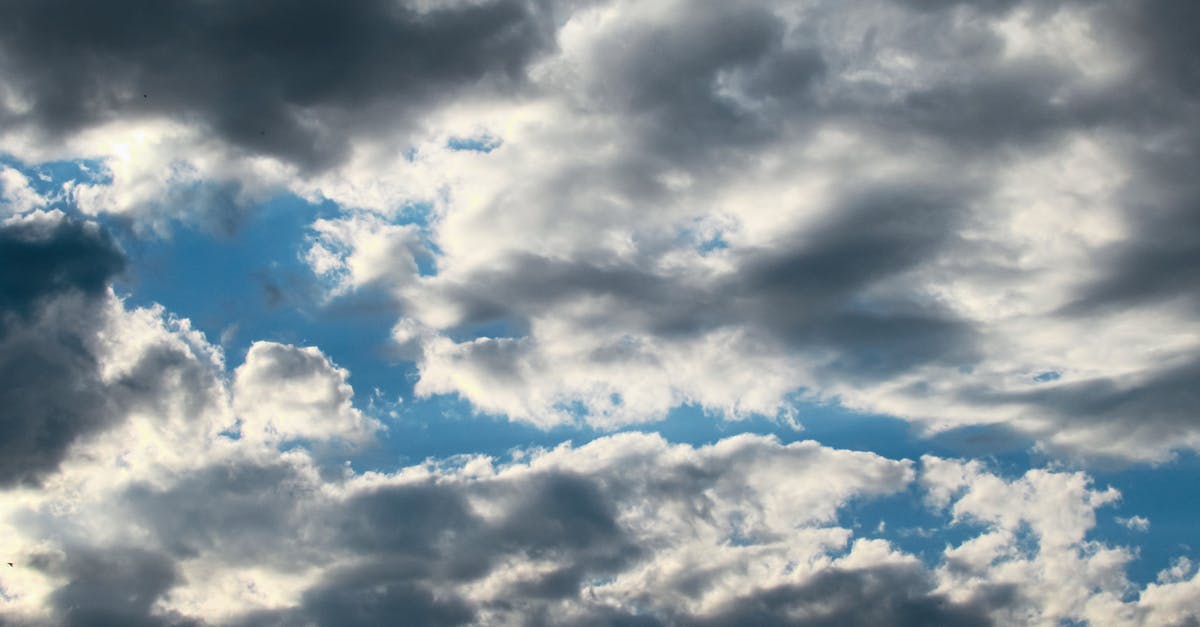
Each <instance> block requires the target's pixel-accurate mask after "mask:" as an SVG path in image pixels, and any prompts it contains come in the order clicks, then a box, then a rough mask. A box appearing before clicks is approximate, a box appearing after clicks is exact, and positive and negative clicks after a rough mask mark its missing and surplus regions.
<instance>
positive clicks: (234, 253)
mask: <svg viewBox="0 0 1200 627" xmlns="http://www.w3.org/2000/svg"><path fill="white" fill-rule="evenodd" d="M337 211H338V210H337V208H336V207H335V206H333V205H331V204H328V203H326V204H321V205H313V204H309V203H306V202H304V201H303V200H301V199H298V198H295V197H291V196H282V197H279V198H277V199H275V200H273V201H271V202H268V203H265V204H263V205H261V206H259V207H256V208H255V209H254V210H253V211H251V212H250V216H251V217H250V218H249V219H247V220H246V221H245V223H244V224H242V225H241V226H240V227H239V228H238V229H237V230H236V231H234V232H232V233H229V234H221V233H215V232H212V231H209V230H205V229H201V228H189V227H187V226H186V225H180V228H177V229H176V230H175V231H174V232H173V233H172V234H171V235H170V236H169V237H165V238H156V237H137V236H133V235H130V234H128V233H123V232H121V231H119V230H118V231H117V232H118V233H119V234H120V235H119V238H120V239H121V243H122V246H123V247H124V248H125V251H126V253H127V254H128V255H129V261H130V263H129V269H128V270H127V271H126V273H125V275H124V276H123V277H122V278H121V279H120V280H119V281H118V283H117V286H116V287H117V289H118V291H119V292H120V293H122V295H124V296H125V297H126V298H127V300H128V302H130V303H131V304H133V305H139V306H146V305H150V304H152V303H159V304H162V305H163V306H164V307H166V308H167V310H168V311H171V312H173V313H176V314H178V315H180V316H185V317H187V318H189V319H191V321H192V323H193V324H194V325H195V327H196V328H198V329H199V330H201V331H203V332H204V333H205V335H206V336H207V337H208V338H209V339H210V341H214V342H215V341H221V342H222V344H223V345H224V347H225V350H226V354H227V361H228V362H229V363H230V366H231V367H235V366H236V365H237V364H239V363H241V359H242V357H243V356H244V355H245V353H246V351H247V350H248V349H249V346H250V344H251V343H252V342H254V341H257V340H269V341H275V342H281V343H287V344H296V345H312V346H317V347H319V348H320V349H321V350H322V351H323V352H325V354H326V355H328V356H329V357H330V358H331V359H332V360H333V361H334V362H335V363H337V364H338V365H339V366H341V367H344V368H347V369H349V370H350V372H351V373H352V377H353V381H352V384H353V385H354V387H355V393H356V399H355V400H356V403H358V404H359V406H365V405H366V404H367V403H368V402H369V401H370V398H369V397H370V394H371V393H372V392H373V390H375V389H376V388H378V389H380V390H383V391H385V392H386V394H387V396H389V397H391V398H396V397H398V396H404V397H407V396H409V395H410V394H411V389H412V384H411V382H410V379H411V378H412V377H411V376H406V375H409V374H411V372H410V371H411V364H407V368H406V367H405V366H406V364H397V363H394V360H393V359H392V358H391V356H390V355H388V354H387V347H388V339H389V337H390V331H391V326H392V325H393V324H394V323H395V314H394V311H393V309H392V307H391V306H390V303H389V302H387V300H386V297H385V296H383V295H375V294H371V293H364V294H362V295H360V296H358V297H356V298H354V299H353V300H348V301H334V302H332V303H324V302H323V292H322V290H321V286H320V285H319V283H318V280H317V278H316V277H315V276H313V274H312V271H311V269H310V268H309V267H308V265H307V264H306V263H305V261H304V260H303V253H304V247H305V246H306V241H307V240H306V236H307V235H308V233H309V230H308V228H309V225H310V224H311V223H312V221H313V220H315V219H317V218H320V217H332V216H334V215H337Z"/></svg>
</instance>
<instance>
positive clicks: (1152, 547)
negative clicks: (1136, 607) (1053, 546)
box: [1089, 453, 1200, 584]
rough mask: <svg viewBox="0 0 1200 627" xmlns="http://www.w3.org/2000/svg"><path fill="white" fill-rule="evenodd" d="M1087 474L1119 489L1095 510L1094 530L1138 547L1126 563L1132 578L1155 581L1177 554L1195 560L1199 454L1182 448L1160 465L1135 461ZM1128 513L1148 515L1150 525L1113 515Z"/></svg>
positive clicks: (1199, 544)
mask: <svg viewBox="0 0 1200 627" xmlns="http://www.w3.org/2000/svg"><path fill="white" fill-rule="evenodd" d="M1089 474H1091V475H1092V476H1093V477H1094V478H1095V480H1096V485H1098V486H1101V487H1103V486H1108V485H1111V486H1113V487H1115V488H1117V489H1118V490H1120V491H1121V501H1120V502H1119V503H1117V504H1116V505H1115V506H1113V507H1107V508H1104V509H1101V510H1100V511H1099V512H1097V518H1096V532H1095V533H1094V534H1093V535H1094V536H1096V537H1098V538H1101V539H1105V540H1106V541H1108V542H1110V543H1112V544H1114V545H1125V546H1137V547H1139V550H1138V555H1137V557H1136V559H1135V560H1134V561H1133V563H1132V564H1130V566H1129V569H1128V573H1129V578H1130V579H1131V580H1132V581H1134V582H1137V583H1143V584H1144V583H1148V582H1151V581H1154V579H1155V576H1156V575H1157V573H1158V572H1159V571H1161V570H1163V569H1165V568H1167V567H1168V566H1170V565H1171V563H1172V562H1173V561H1174V560H1175V559H1176V558H1178V557H1187V558H1189V559H1191V560H1192V561H1197V560H1200V531H1198V527H1197V524H1196V521H1198V520H1200V496H1198V490H1200V487H1198V486H1200V455H1197V454H1195V453H1185V454H1181V455H1179V457H1178V458H1177V459H1175V460H1174V461H1172V462H1170V463H1168V464H1166V465H1163V466H1160V467H1152V466H1145V465H1138V466H1131V467H1127V468H1119V469H1111V470H1101V471H1097V470H1090V471H1089ZM1131 516H1141V517H1143V518H1146V519H1148V520H1149V521H1150V528H1149V529H1148V530H1146V531H1138V530H1136V529H1130V528H1129V527H1127V526H1125V525H1124V524H1122V523H1120V522H1118V521H1117V520H1116V519H1117V518H1119V517H1120V518H1129V517H1131Z"/></svg>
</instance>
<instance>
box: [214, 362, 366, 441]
mask: <svg viewBox="0 0 1200 627" xmlns="http://www.w3.org/2000/svg"><path fill="white" fill-rule="evenodd" d="M349 374H350V373H349V372H347V371H346V370H345V369H344V368H338V367H337V366H335V365H333V364H332V363H331V362H330V361H329V359H328V358H327V357H325V355H324V354H323V353H321V351H320V350H319V349H317V348H316V347H312V346H308V347H297V346H292V345H290V344H277V343H275V342H255V343H254V344H253V345H251V347H250V350H249V352H247V353H246V361H245V362H244V363H243V364H242V365H240V366H238V368H237V370H235V371H234V381H233V410H234V412H235V413H236V414H237V416H238V419H239V420H240V421H241V422H240V429H239V431H240V434H241V437H243V438H247V439H249V440H252V441H266V442H268V443H272V444H274V443H278V442H281V441H295V440H318V441H320V440H331V439H340V440H344V441H346V442H350V443H354V442H362V441H364V440H366V439H368V438H370V436H371V435H372V434H373V433H374V432H375V431H376V430H378V429H380V428H381V427H382V425H380V424H379V423H378V422H377V421H375V420H374V419H372V418H368V417H366V416H364V415H363V414H362V412H360V411H359V410H358V409H356V408H355V407H354V405H353V396H354V390H353V389H352V388H351V387H350V384H349V383H348V382H347V378H348V377H349Z"/></svg>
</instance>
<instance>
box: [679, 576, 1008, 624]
mask: <svg viewBox="0 0 1200 627" xmlns="http://www.w3.org/2000/svg"><path fill="white" fill-rule="evenodd" d="M932 590H933V582H932V581H930V580H929V578H928V577H927V576H925V575H924V574H923V573H921V572H920V571H919V570H917V569H910V568H899V567H886V566H885V567H879V568H874V569H870V570H831V571H828V572H824V573H821V574H820V575H817V576H816V577H814V578H813V580H812V581H810V582H807V583H805V584H802V585H795V586H782V587H779V588H774V589H769V590H764V591H762V592H759V593H757V594H754V595H751V596H749V597H747V598H742V599H738V600H737V601H735V602H733V603H731V604H730V605H729V606H728V607H724V608H722V609H720V610H718V611H717V612H716V613H715V615H714V616H706V617H697V618H692V619H685V620H681V621H679V624H682V625H695V626H696V627H723V626H729V627H733V626H735V625H762V626H763V627H785V626H797V627H799V626H804V627H834V626H835V625H836V626H846V627H853V626H859V625H861V626H863V627H867V626H875V625H878V626H880V627H884V626H887V627H905V626H913V627H915V626H917V625H946V626H955V627H967V626H968V625H970V626H983V625H991V624H992V620H991V619H990V618H989V617H988V615H987V613H986V609H988V608H986V607H982V606H981V607H976V606H971V605H959V604H955V603H952V602H950V601H949V600H948V599H946V598H945V597H942V596H941V595H938V594H934V593H933V592H932Z"/></svg>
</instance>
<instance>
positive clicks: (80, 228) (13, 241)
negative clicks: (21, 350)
mask: <svg viewBox="0 0 1200 627" xmlns="http://www.w3.org/2000/svg"><path fill="white" fill-rule="evenodd" d="M124 268H125V255H124V253H122V252H121V249H120V248H119V247H118V246H117V245H116V243H115V242H114V241H113V239H112V237H111V236H110V235H109V234H108V233H107V232H105V231H102V230H100V229H99V228H98V227H97V225H96V224H93V223H89V222H82V221H79V220H65V219H62V220H60V219H56V218H53V217H50V218H48V219H44V220H42V219H29V220H21V219H15V220H13V221H11V222H9V223H6V224H4V225H3V226H0V315H2V316H3V319H0V323H3V322H7V321H8V320H9V318H10V316H12V315H13V314H16V315H19V316H21V317H28V316H29V315H31V314H32V313H33V311H34V310H35V309H36V307H37V305H38V304H39V303H40V302H41V301H43V300H44V299H48V298H51V297H54V296H57V295H60V294H64V293H70V292H77V293H80V294H82V295H84V296H85V297H96V296H99V295H101V294H103V293H104V291H105V290H106V289H107V288H108V284H109V281H111V280H112V279H113V277H115V276H116V275H117V274H119V273H120V272H121V271H122V270H124ZM2 333H3V331H2V327H0V337H3V334H2Z"/></svg>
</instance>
